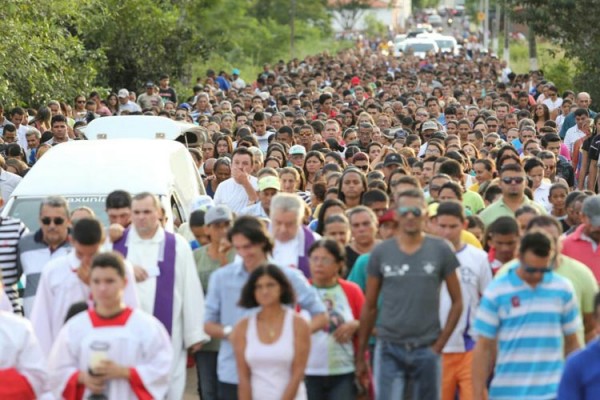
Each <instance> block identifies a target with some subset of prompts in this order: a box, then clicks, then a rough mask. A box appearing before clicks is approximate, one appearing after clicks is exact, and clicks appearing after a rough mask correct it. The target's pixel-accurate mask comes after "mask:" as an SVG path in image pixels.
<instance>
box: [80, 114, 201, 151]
mask: <svg viewBox="0 0 600 400" xmlns="http://www.w3.org/2000/svg"><path fill="white" fill-rule="evenodd" d="M79 129H80V130H81V131H82V132H83V134H84V135H85V136H86V138H87V139H88V140H104V139H167V140H175V141H178V142H180V143H182V144H184V145H185V146H186V147H202V145H203V144H204V142H206V141H207V140H208V136H209V133H208V130H207V129H206V128H204V127H202V126H198V125H194V124H190V123H187V122H182V121H174V120H172V119H170V118H165V117H156V116H148V115H120V116H113V117H102V118H96V119H95V120H93V121H92V122H90V123H89V124H88V125H87V126H84V127H81V128H79Z"/></svg>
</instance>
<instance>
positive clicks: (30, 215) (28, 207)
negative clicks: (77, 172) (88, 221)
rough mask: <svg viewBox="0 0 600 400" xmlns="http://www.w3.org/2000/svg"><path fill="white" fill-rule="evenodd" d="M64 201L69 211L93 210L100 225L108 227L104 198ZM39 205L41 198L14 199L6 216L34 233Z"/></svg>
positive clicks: (36, 227)
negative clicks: (78, 209)
mask: <svg viewBox="0 0 600 400" xmlns="http://www.w3.org/2000/svg"><path fill="white" fill-rule="evenodd" d="M65 199H66V200H67V202H68V203H69V210H71V211H73V210H75V209H77V208H79V207H83V206H85V207H89V208H91V209H92V210H94V213H96V217H97V218H98V219H99V220H100V221H101V222H102V224H104V226H108V216H107V215H106V211H105V202H106V196H65ZM41 203H42V198H31V197H30V198H15V200H14V202H13V203H12V207H11V209H10V211H9V213H8V215H9V216H10V217H13V218H18V219H20V220H21V221H23V223H24V224H25V226H27V228H29V230H30V231H32V232H33V231H36V230H38V229H39V228H40V224H39V221H38V216H39V214H40V204H41Z"/></svg>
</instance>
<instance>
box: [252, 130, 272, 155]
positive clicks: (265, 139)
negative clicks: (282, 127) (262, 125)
mask: <svg viewBox="0 0 600 400" xmlns="http://www.w3.org/2000/svg"><path fill="white" fill-rule="evenodd" d="M273 134H274V132H273V131H267V132H265V134H264V135H262V136H259V135H254V137H255V138H256V140H257V141H258V146H259V147H260V150H261V151H262V152H263V154H266V152H267V149H268V148H269V138H270V137H271V136H272V135H273Z"/></svg>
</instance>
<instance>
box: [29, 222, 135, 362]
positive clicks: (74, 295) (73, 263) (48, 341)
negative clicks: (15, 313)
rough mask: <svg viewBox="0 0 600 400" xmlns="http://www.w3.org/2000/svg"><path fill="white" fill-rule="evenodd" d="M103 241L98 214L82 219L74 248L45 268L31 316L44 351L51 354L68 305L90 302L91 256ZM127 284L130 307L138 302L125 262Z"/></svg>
mask: <svg viewBox="0 0 600 400" xmlns="http://www.w3.org/2000/svg"><path fill="white" fill-rule="evenodd" d="M103 243H104V230H103V228H102V224H101V223H100V221H98V220H97V219H95V218H82V219H79V220H78V221H77V222H76V223H75V225H74V226H73V230H72V233H71V245H72V249H71V251H70V252H69V253H68V254H67V255H65V256H61V257H59V258H55V259H53V260H50V262H49V263H48V264H46V266H44V268H43V269H42V275H41V278H40V282H39V284H38V289H37V294H36V296H35V300H34V302H33V308H32V309H31V315H30V317H29V319H30V320H31V323H32V324H33V329H34V331H35V332H36V333H37V335H38V338H39V341H40V345H41V346H42V350H43V351H44V354H45V355H46V356H48V355H49V354H50V349H51V348H52V344H53V343H54V340H55V339H56V336H57V335H58V332H59V331H60V328H62V326H63V325H64V323H65V317H66V316H67V312H68V311H69V308H70V307H71V305H73V304H74V303H78V302H85V301H87V302H89V303H91V293H90V287H89V281H90V267H91V264H92V258H93V257H94V256H96V255H97V254H98V253H99V252H100V250H101V247H102V245H103ZM125 274H126V277H127V285H126V286H125V294H124V299H123V300H124V302H125V304H126V305H128V306H129V307H131V308H136V307H138V305H139V302H138V298H137V293H136V290H135V277H134V274H133V267H132V266H131V264H129V263H126V264H125Z"/></svg>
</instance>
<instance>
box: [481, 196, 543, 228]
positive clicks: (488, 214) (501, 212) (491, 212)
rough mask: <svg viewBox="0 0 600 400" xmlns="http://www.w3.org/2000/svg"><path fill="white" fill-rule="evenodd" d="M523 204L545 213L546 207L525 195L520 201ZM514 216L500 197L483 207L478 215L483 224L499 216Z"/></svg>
mask: <svg viewBox="0 0 600 400" xmlns="http://www.w3.org/2000/svg"><path fill="white" fill-rule="evenodd" d="M524 205H529V206H531V207H534V208H536V209H537V210H538V211H539V212H540V214H541V215H546V214H547V212H546V209H545V208H544V207H543V206H542V205H540V204H538V203H536V202H535V201H532V200H529V198H527V197H525V198H524V199H523V202H522V203H521V206H524ZM514 216H515V212H514V211H513V210H512V209H511V208H510V207H508V206H507V205H506V204H505V203H504V200H503V199H502V198H500V199H498V200H496V201H495V202H493V203H492V204H490V205H489V206H487V207H486V208H485V210H483V211H482V212H481V213H480V214H479V217H480V218H481V220H482V221H483V223H484V224H485V226H488V225H490V224H491V223H492V222H494V221H495V220H497V219H498V218H500V217H514Z"/></svg>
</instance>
